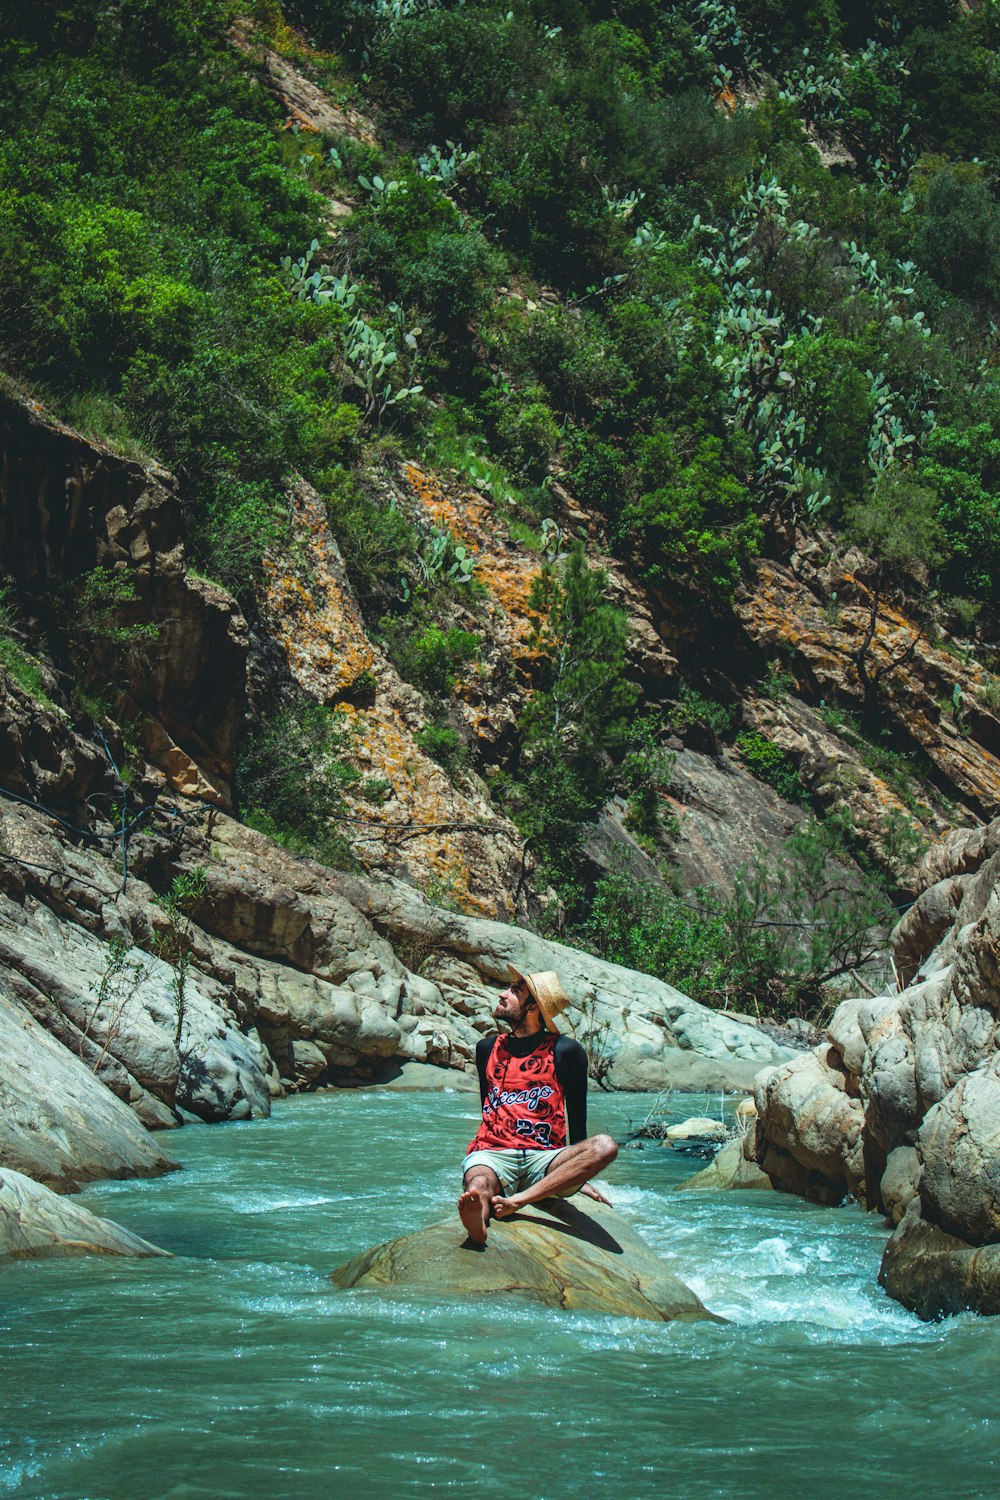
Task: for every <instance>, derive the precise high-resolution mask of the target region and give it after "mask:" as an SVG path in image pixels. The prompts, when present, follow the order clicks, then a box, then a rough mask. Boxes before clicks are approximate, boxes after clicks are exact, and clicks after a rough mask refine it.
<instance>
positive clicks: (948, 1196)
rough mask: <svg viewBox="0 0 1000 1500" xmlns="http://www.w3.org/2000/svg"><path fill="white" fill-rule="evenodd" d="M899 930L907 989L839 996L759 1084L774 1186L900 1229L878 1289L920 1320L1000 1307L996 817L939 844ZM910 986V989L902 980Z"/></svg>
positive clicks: (760, 1135)
mask: <svg viewBox="0 0 1000 1500" xmlns="http://www.w3.org/2000/svg"><path fill="white" fill-rule="evenodd" d="M917 880H918V884H919V885H920V886H921V887H922V888H921V889H919V890H918V895H917V899H916V901H915V902H914V904H913V906H912V907H911V908H910V910H909V911H908V912H907V913H906V915H905V916H904V918H903V919H902V921H901V922H900V924H899V926H898V928H897V929H896V931H895V933H894V934H893V950H894V954H895V956H896V961H897V962H896V972H897V974H898V976H899V977H900V979H901V980H902V981H903V984H902V988H900V989H899V990H898V991H894V992H892V993H887V994H885V995H879V996H874V997H871V996H865V997H864V998H861V999H857V1000H851V1001H846V1002H844V1003H843V1004H842V1005H841V1006H840V1007H839V1008H838V1010H837V1011H836V1012H835V1014H834V1016H833V1019H832V1021H831V1022H830V1025H829V1027H828V1029H827V1036H826V1040H825V1042H824V1043H823V1045H822V1046H821V1047H818V1048H816V1049H815V1051H814V1052H813V1053H812V1054H810V1055H809V1056H808V1057H807V1058H805V1059H803V1060H800V1061H798V1062H796V1063H793V1064H791V1065H790V1066H788V1067H784V1068H779V1069H777V1070H775V1072H773V1073H772V1074H771V1075H770V1077H769V1078H768V1079H767V1080H766V1081H764V1082H763V1083H762V1085H761V1087H760V1089H759V1090H758V1105H759V1106H760V1119H759V1121H758V1125H757V1136H756V1156H757V1160H758V1162H759V1163H760V1165H761V1166H762V1167H763V1168H764V1170H765V1171H766V1172H767V1173H768V1175H769V1176H770V1177H771V1180H772V1181H773V1182H774V1184H775V1186H776V1187H782V1188H787V1189H789V1190H791V1191H794V1192H799V1193H803V1194H805V1195H806V1196H810V1197H818V1198H819V1199H820V1200H821V1201H826V1202H830V1201H834V1200H835V1198H836V1197H837V1196H838V1194H839V1193H840V1192H841V1191H843V1190H844V1189H846V1190H847V1191H850V1192H852V1193H854V1194H855V1195H856V1196H857V1197H859V1198H860V1199H861V1201H862V1202H866V1203H867V1205H868V1207H870V1208H878V1209H881V1210H882V1211H883V1212H884V1213H885V1214H886V1215H887V1217H888V1218H889V1220H890V1221H891V1222H892V1223H893V1224H895V1225H896V1226H897V1228H896V1232H895V1234H894V1236H893V1239H892V1241H891V1244H890V1247H889V1249H888V1251H887V1252H886V1261H885V1265H884V1267H883V1281H884V1283H885V1285H886V1287H887V1288H888V1289H889V1291H890V1292H891V1293H892V1295H893V1296H896V1297H898V1298H899V1299H900V1300H901V1301H903V1302H905V1303H906V1304H907V1305H908V1306H912V1307H914V1308H916V1309H917V1310H918V1311H920V1312H922V1313H924V1315H927V1316H933V1315H936V1314H937V1313H939V1312H948V1311H954V1310H956V1309H957V1308H960V1307H973V1308H977V1309H978V1310H979V1311H981V1312H995V1311H997V1310H998V1308H1000V1298H998V1295H997V1287H998V1286H1000V1272H998V1270H997V1253H998V1252H997V1248H996V1247H997V1246H998V1245H1000V1126H998V1120H1000V960H998V957H997V954H998V952H1000V819H997V820H995V821H994V822H993V823H992V824H990V826H989V827H988V828H985V829H978V830H973V831H970V832H965V833H961V834H958V833H956V834H954V835H951V836H949V837H948V838H947V839H945V840H943V841H942V843H941V844H940V845H939V846H937V847H935V848H933V849H932V850H931V851H929V853H928V854H927V856H926V857H925V859H924V860H923V862H922V865H921V867H920V869H919V871H918V875H917ZM907 981H908V982H907Z"/></svg>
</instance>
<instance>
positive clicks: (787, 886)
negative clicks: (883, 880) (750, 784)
mask: <svg viewBox="0 0 1000 1500" xmlns="http://www.w3.org/2000/svg"><path fill="white" fill-rule="evenodd" d="M892 917H893V911H892V908H891V906H890V905H889V903H888V900H887V898H886V895H885V893H884V891H883V889H882V886H881V884H880V883H879V881H878V880H877V879H875V878H874V877H870V876H864V875H861V876H859V875H857V874H856V873H855V872H852V871H851V869H850V868H849V867H847V866H845V865H844V864H843V860H842V854H841V851H840V846H839V837H838V834H837V832H836V830H835V829H831V828H829V827H827V826H824V825H823V824H820V823H817V822H815V821H813V820H810V821H809V822H808V823H806V824H803V825H802V826H801V827H800V828H798V829H797V830H796V831H795V833H793V834H792V835H791V837H790V838H789V839H788V841H787V843H786V845H785V848H784V849H783V850H782V851H780V852H779V853H777V854H775V855H773V856H771V857H769V858H765V857H764V856H763V855H761V856H759V857H758V858H757V859H756V860H754V861H753V862H752V863H751V864H749V865H745V866H742V867H741V868H740V869H738V870H737V871H736V873H735V876H734V884H733V891H732V894H731V895H730V896H722V895H720V893H719V892H718V891H715V890H707V889H698V890H695V891H694V892H692V894H691V896H690V897H689V898H687V899H681V898H679V897H677V896H675V895H674V894H673V893H672V892H671V891H669V890H667V889H666V888H665V887H663V886H659V885H653V884H651V883H649V882H645V881H641V880H637V879H636V878H635V875H634V872H632V871H631V870H630V869H628V868H627V867H626V866H625V865H624V864H623V865H622V866H620V867H619V868H617V869H612V870H611V872H610V873H609V874H608V875H606V876H604V877H603V878H602V880H601V881H600V882H599V883H598V885H597V887H596V890H595V893H594V900H593V904H592V906H591V910H590V913H589V915H588V919H587V921H586V923H585V925H584V927H583V929H582V932H581V933H580V937H581V938H582V940H583V941H584V942H585V943H586V944H587V945H588V946H590V947H591V949H592V951H594V952H597V953H599V954H600V955H601V956H602V957H604V958H608V959H610V960H612V962H614V963H620V964H625V965H626V966H627V967H629V968H634V969H639V970H640V971H641V972H644V973H647V974H653V975H655V976H656V977H657V978H659V979H664V980H666V981H667V982H668V983H669V984H673V985H675V986H676V987H677V988H678V989H680V990H683V991H684V993H685V994H688V995H691V996H692V997H693V998H694V999H697V1000H701V1001H702V1002H703V1003H704V1004H708V1005H715V1006H724V1007H726V1008H729V1007H733V1008H737V1009H740V1010H745V1009H748V1008H750V1007H754V1008H756V1009H757V1010H758V1011H763V1012H765V1013H767V1014H778V1015H787V1013H788V1011H789V1010H790V1009H796V1010H809V1009H812V1008H814V1007H815V1006H817V1005H818V1004H820V1003H822V1000H823V996H824V986H825V985H826V984H827V983H828V982H829V981H830V980H831V979H834V978H836V977H837V976H839V975H840V974H843V973H848V972H850V970H851V969H852V968H855V967H857V966H858V965H859V964H862V963H864V962H865V961H866V960H867V959H870V958H872V957H873V956H874V955H875V953H876V952H877V951H878V950H879V947H880V941H881V940H880V938H879V936H878V928H879V926H880V925H881V924H885V923H887V922H889V921H891V920H892Z"/></svg>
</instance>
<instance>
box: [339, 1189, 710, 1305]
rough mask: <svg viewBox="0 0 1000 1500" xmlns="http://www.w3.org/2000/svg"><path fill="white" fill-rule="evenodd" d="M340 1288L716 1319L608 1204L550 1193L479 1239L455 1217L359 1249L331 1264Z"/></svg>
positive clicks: (499, 1223) (494, 1226) (493, 1226)
mask: <svg viewBox="0 0 1000 1500" xmlns="http://www.w3.org/2000/svg"><path fill="white" fill-rule="evenodd" d="M333 1280H334V1281H335V1282H336V1283H337V1285H338V1286H341V1287H345V1288H346V1287H356V1286H360V1287H378V1288H392V1289H394V1290H397V1289H398V1290H407V1291H414V1292H423V1293H426V1294H428V1295H431V1296H438V1297H448V1298H452V1297H478V1298H483V1297H497V1296H503V1295H505V1294H509V1295H511V1296H517V1297H527V1298H529V1299H531V1300H532V1301H534V1302H541V1303H544V1304H545V1305H546V1306H548V1307H558V1308H566V1309H568V1310H572V1311H574V1312H577V1311H582V1312H600V1313H611V1314H614V1315H617V1316H619V1317H627V1318H648V1319H651V1320H652V1321H663V1322H670V1321H671V1320H673V1319H686V1320H694V1319H697V1318H708V1319H712V1320H714V1321H716V1322H721V1321H723V1320H722V1319H718V1318H715V1315H714V1314H713V1313H710V1312H709V1311H708V1310H707V1308H705V1306H704V1305H703V1304H702V1302H701V1301H700V1300H699V1298H698V1297H696V1296H695V1294H694V1292H692V1291H691V1290H690V1288H689V1287H686V1286H685V1285H684V1283H683V1282H682V1281H680V1280H678V1278H677V1277H676V1276H675V1275H674V1274H673V1272H672V1271H670V1270H669V1269H668V1268H667V1266H666V1265H665V1264H664V1262H663V1261H661V1260H660V1258H659V1256H658V1255H656V1254H655V1253H654V1251H653V1250H652V1249H651V1248H650V1247H649V1245H647V1244H646V1242H645V1240H643V1239H642V1238H641V1236H640V1235H638V1234H637V1233H636V1232H635V1230H634V1229H632V1228H630V1226H629V1225H628V1224H627V1223H626V1222H625V1220H624V1219H622V1218H621V1217H620V1216H619V1215H618V1214H616V1213H615V1211H614V1210H613V1209H611V1208H607V1207H605V1206H604V1205H603V1204H599V1203H595V1202H594V1201H593V1200H587V1207H586V1209H583V1208H578V1207H577V1206H576V1204H575V1203H570V1202H567V1201H565V1200H560V1199H554V1198H549V1199H546V1200H545V1202H543V1203H533V1204H531V1206H530V1207H529V1208H526V1209H524V1210H523V1211H522V1212H521V1213H518V1214H515V1215H514V1217H513V1218H511V1219H507V1220H504V1221H502V1222H495V1223H493V1224H491V1225H490V1234H489V1239H488V1241H487V1243H486V1245H485V1246H484V1247H480V1246H477V1245H472V1244H471V1243H470V1241H468V1240H466V1239H464V1238H463V1234H462V1228H461V1225H460V1224H459V1222H458V1220H457V1218H454V1217H452V1218H449V1219H446V1220H444V1221H443V1222H442V1223H440V1224H432V1225H430V1227H429V1228H427V1229H420V1230H418V1231H417V1232H416V1233H415V1234H408V1235H404V1236H403V1237H402V1238H401V1239H398V1240H390V1241H389V1242H388V1243H387V1244H384V1245H377V1246H376V1247H375V1248H374V1249H373V1250H366V1251H365V1252H364V1254H363V1255H358V1256H356V1257H355V1258H354V1260H352V1261H350V1262H348V1264H347V1265H345V1266H340V1267H338V1269H337V1270H336V1271H334V1272H333Z"/></svg>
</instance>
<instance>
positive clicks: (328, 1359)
mask: <svg viewBox="0 0 1000 1500" xmlns="http://www.w3.org/2000/svg"><path fill="white" fill-rule="evenodd" d="M705 1102H706V1101H704V1100H699V1099H697V1098H691V1097H687V1098H685V1099H683V1100H682V1101H679V1102H678V1104H677V1108H676V1111H675V1112H676V1113H677V1115H678V1118H680V1117H681V1116H682V1115H684V1114H691V1113H698V1112H700V1111H701V1110H702V1108H703V1106H704V1105H705ZM648 1103H649V1101H648V1100H644V1099H643V1098H642V1097H640V1096H635V1095H613V1096H598V1097H597V1098H596V1099H595V1100H593V1104H592V1109H591V1128H592V1129H598V1128H601V1129H607V1130H610V1131H611V1132H612V1133H613V1134H615V1135H618V1136H619V1137H621V1136H623V1135H624V1134H625V1133H626V1131H627V1129H628V1125H629V1121H630V1120H631V1121H636V1120H639V1119H641V1118H642V1117H643V1115H644V1114H645V1111H646V1108H647V1107H648ZM474 1106H475V1100H474V1098H473V1097H472V1096H470V1095H467V1094H456V1093H445V1094H419V1095H414V1094H399V1093H386V1092H341V1093H335V1094H324V1095H313V1096H311V1097H306V1098H301V1099H297V1100H293V1101H290V1102H287V1103H282V1104H279V1105H278V1107H277V1108H276V1110H275V1113H274V1116H273V1117H272V1119H271V1120H268V1121H255V1122H252V1123H248V1124H241V1125H227V1126H222V1127H220V1126H213V1127H209V1126H188V1127H187V1128H185V1129H184V1130H183V1131H180V1132H178V1133H177V1134H176V1135H175V1136H173V1137H172V1138H171V1141H170V1147H171V1149H172V1150H173V1152H174V1153H175V1155H176V1156H177V1157H178V1159H180V1160H181V1161H182V1162H183V1163H184V1167H185V1170H184V1171H183V1172H176V1173H174V1174H172V1175H171V1176H169V1177H166V1178H161V1179H159V1180H156V1181H151V1182H128V1183H109V1184H103V1185H101V1186H99V1187H95V1188H91V1189H90V1190H88V1191H87V1192H86V1193H85V1194H84V1195H83V1196H82V1200H81V1201H83V1202H85V1203H86V1204H87V1205H88V1206H89V1207H90V1208H92V1209H94V1210H96V1211H97V1212H98V1213H103V1214H106V1215H108V1216H109V1217H112V1218H115V1219H118V1220H119V1221H120V1222H121V1223H123V1224H126V1225H128V1226H129V1227H130V1228H131V1229H134V1230H136V1231H137V1232H138V1233H140V1234H143V1235H145V1236H146V1237H147V1238H149V1239H152V1240H154V1241H156V1242H157V1243H158V1244H160V1245H162V1246H164V1247H165V1248H167V1249H169V1250H172V1251H173V1252H174V1255H175V1257H176V1258H175V1259H173V1260H143V1261H136V1260H114V1259H102V1258H96V1257H95V1258H89V1259H86V1260H52V1261H35V1262H18V1263H14V1264H10V1265H5V1266H2V1267H0V1338H2V1348H3V1362H2V1375H0V1381H2V1386H0V1389H2V1396H3V1402H2V1414H0V1496H7V1495H14V1496H19V1497H23V1496H32V1497H51V1500H104V1497H108V1500H126V1497H127V1500H154V1497H155V1500H168V1497H169V1500H194V1497H202V1496H206V1497H212V1500H229V1497H232V1500H256V1497H268V1500H313V1497H325V1496H345V1497H353V1496H355V1495H357V1496H364V1497H366V1500H367V1497H371V1500H383V1497H384V1500H389V1497H394V1500H406V1497H413V1496H429V1495H435V1496H436V1495H455V1496H462V1497H465V1496H485V1497H494V1496H496V1497H499V1496H503V1497H505V1500H563V1497H570V1496H572V1497H576V1496H578V1495H580V1494H581V1493H582V1494H587V1493H589V1492H591V1491H595V1490H596V1491H598V1492H599V1493H601V1494H606V1495H610V1496H613V1497H614V1500H639V1497H646V1496H651V1497H652V1496H656V1497H664V1500H667V1497H669V1500H709V1497H730V1496H731V1497H733V1500H775V1497H776V1496H782V1497H788V1500H798V1497H806V1500H834V1497H836V1500H840V1497H844V1496H849V1497H851V1500H867V1497H874V1496H879V1497H882V1496H895V1495H899V1496H906V1497H920V1500H938V1497H941V1500H944V1497H948V1500H951V1497H953V1496H959V1497H990V1500H992V1497H995V1496H997V1495H998V1494H1000V1463H998V1450H997V1438H998V1430H1000V1416H998V1410H997V1398H996V1370H997V1346H996V1339H997V1334H998V1332H1000V1328H998V1327H997V1325H996V1324H995V1323H994V1322H991V1321H989V1320H977V1319H975V1318H972V1317H962V1318H957V1319H954V1320H952V1321H950V1322H948V1323H943V1324H933V1325H925V1324H922V1323H920V1322H919V1321H918V1320H917V1319H916V1318H913V1317H911V1316H910V1314H908V1313H907V1312H905V1311H904V1310H903V1309H902V1308H900V1307H898V1306H897V1305H896V1304H894V1303H892V1302H890V1301H889V1300H888V1299H887V1298H886V1297H885V1295H884V1294H883V1293H882V1292H881V1291H880V1290H879V1288H878V1286H877V1285H876V1281H875V1277H876V1273H877V1271H878V1264H879V1257H880V1253H881V1247H882V1244H883V1241H884V1238H885V1231H884V1229H883V1228H882V1226H881V1224H880V1222H879V1221H878V1219H877V1218H875V1217H872V1216H868V1217H866V1216H865V1215H863V1214H862V1213H861V1212H860V1211H859V1210H858V1209H856V1208H853V1207H846V1208H842V1209H834V1210H828V1209H819V1208H813V1207H810V1206H809V1205H806V1204H802V1203H799V1202H797V1201H795V1200H793V1199H791V1198H787V1197H784V1196H780V1195H778V1194H770V1193H758V1194H754V1193H742V1194H724V1193H721V1194H707V1193H679V1194H674V1193H673V1192H672V1191H671V1188H672V1187H673V1185H674V1183H676V1182H678V1181H680V1180H681V1179H682V1178H683V1177H685V1176H687V1175H690V1173H691V1171H692V1170H695V1169H696V1168H697V1166H698V1165H699V1164H698V1163H692V1162H691V1161H690V1160H688V1159H686V1158H684V1157H681V1156H678V1155H677V1154H676V1153H675V1152H673V1151H670V1150H666V1149H662V1148H659V1147H656V1146H649V1145H647V1147H646V1149H645V1150H642V1151H637V1150H628V1151H622V1152H621V1154H620V1155H619V1158H618V1161H617V1162H616V1163H615V1164H614V1166H613V1167H612V1168H611V1170H610V1171H609V1173H608V1174H607V1191H608V1196H609V1197H610V1198H612V1199H613V1201H614V1203H615V1205H616V1207H617V1208H618V1209H619V1210H620V1211H621V1212H622V1213H623V1214H625V1215H626V1216H627V1217H628V1218H629V1219H630V1220H631V1221H632V1222H633V1223H635V1224H636V1225H637V1226H638V1228H639V1229H640V1230H641V1231H642V1232H643V1233H644V1234H645V1235H646V1236H647V1238H648V1239H649V1240H650V1241H651V1242H652V1243H653V1245H654V1246H655V1247H656V1248H657V1249H658V1250H659V1251H661V1252H662V1254H663V1255H664V1256H666V1257H667V1258H668V1259H669V1261H670V1262H671V1263H672V1265H673V1267H674V1269H675V1270H676V1271H677V1273H678V1274H679V1275H680V1276H681V1277H683V1278H684V1279H685V1280H686V1281H688V1282H689V1283H690V1284H691V1285H693V1286H694V1287H695V1288H696V1290H697V1291H698V1292H699V1294H700V1295H701V1297H702V1298H703V1300H704V1301H705V1302H706V1304H707V1305H708V1306H709V1307H710V1308H712V1310H713V1311H715V1312H718V1313H721V1314H723V1315H724V1316H725V1317H726V1318H727V1319H729V1322H728V1324H727V1325H726V1326H724V1327H721V1326H717V1325H714V1324H693V1325H682V1324H677V1325H672V1324H653V1323H641V1322H633V1321H630V1320H619V1319H612V1318H608V1317H598V1316H593V1315H583V1314H567V1313H554V1312H550V1311H546V1310H544V1309H542V1308H539V1307H536V1306H532V1305H530V1304H527V1303H519V1302H516V1301H513V1300H505V1301H501V1302H495V1303H490V1302H482V1303H462V1304H461V1305H459V1304H456V1303H449V1302H446V1301H441V1302H430V1301H424V1302H418V1301H407V1300H406V1299H404V1298H401V1297H396V1298H386V1297H383V1296H379V1295H377V1294H373V1293H371V1292H341V1291H338V1290H337V1289H336V1288H335V1287H334V1286H333V1285H332V1283H331V1282H330V1281H329V1279H328V1273H329V1271H330V1270H331V1269H332V1267H334V1266H336V1265H338V1264H340V1263H342V1262H343V1261H345V1260H347V1259H349V1258H350V1257H351V1256H352V1255H354V1254H356V1253H357V1252H358V1251H359V1250H362V1249H364V1248H366V1247H367V1246H369V1245H372V1244H375V1243H377V1242H379V1241H381V1240H384V1239H388V1238H391V1237H392V1236H393V1235H395V1234H398V1233H401V1232H404V1231H407V1230H409V1229H413V1228H417V1227H419V1226H422V1225H424V1224H428V1223H432V1222H433V1221H434V1220H436V1219H439V1218H441V1217H442V1216H443V1214H444V1213H445V1212H447V1211H449V1209H450V1206H451V1203H452V1202H453V1199H454V1196H455V1192H456V1188H457V1172H456V1167H457V1161H458V1158H459V1157H460V1155H461V1153H462V1151H463V1150H464V1147H465V1144H466V1142H467V1141H468V1139H469V1137H470V1136H471V1135H472V1133H473V1131H474V1129H475V1114H476V1111H475V1108H474Z"/></svg>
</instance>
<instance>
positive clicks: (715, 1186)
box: [674, 1136, 774, 1193]
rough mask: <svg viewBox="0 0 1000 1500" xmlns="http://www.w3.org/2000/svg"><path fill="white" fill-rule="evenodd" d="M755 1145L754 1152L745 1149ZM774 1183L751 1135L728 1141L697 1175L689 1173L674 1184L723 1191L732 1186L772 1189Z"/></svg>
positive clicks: (677, 1190) (684, 1188) (683, 1189)
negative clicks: (761, 1163) (755, 1155)
mask: <svg viewBox="0 0 1000 1500" xmlns="http://www.w3.org/2000/svg"><path fill="white" fill-rule="evenodd" d="M747 1146H750V1148H751V1154H750V1155H748V1154H747V1150H746V1149H745V1148H746V1147H747ZM773 1186H774V1184H773V1183H772V1182H771V1179H770V1177H768V1175H767V1173H766V1172H764V1171H762V1170H761V1168H760V1167H759V1166H758V1165H757V1163H756V1162H755V1161H754V1160H753V1157H752V1139H751V1137H749V1136H746V1137H742V1138H737V1139H735V1140H732V1141H727V1142H726V1144H725V1145H724V1146H723V1148H722V1150H721V1151H720V1152H719V1154H718V1155H717V1156H716V1157H715V1158H714V1159H713V1160H712V1161H710V1162H709V1164H708V1166H707V1167H704V1168H703V1169H702V1170H701V1171H700V1172H696V1173H695V1174H694V1176H693V1177H686V1178H685V1179H684V1181H683V1182H679V1183H678V1184H677V1186H676V1187H675V1188H674V1192H675V1193H680V1192H686V1191H687V1189H688V1188H694V1189H698V1188H706V1189H711V1190H712V1191H714V1192H719V1191H721V1190H723V1189H729V1188H742V1189H747V1188H754V1189H756V1188H764V1189H765V1190H767V1191H770V1190H771V1189H772V1188H773Z"/></svg>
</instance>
